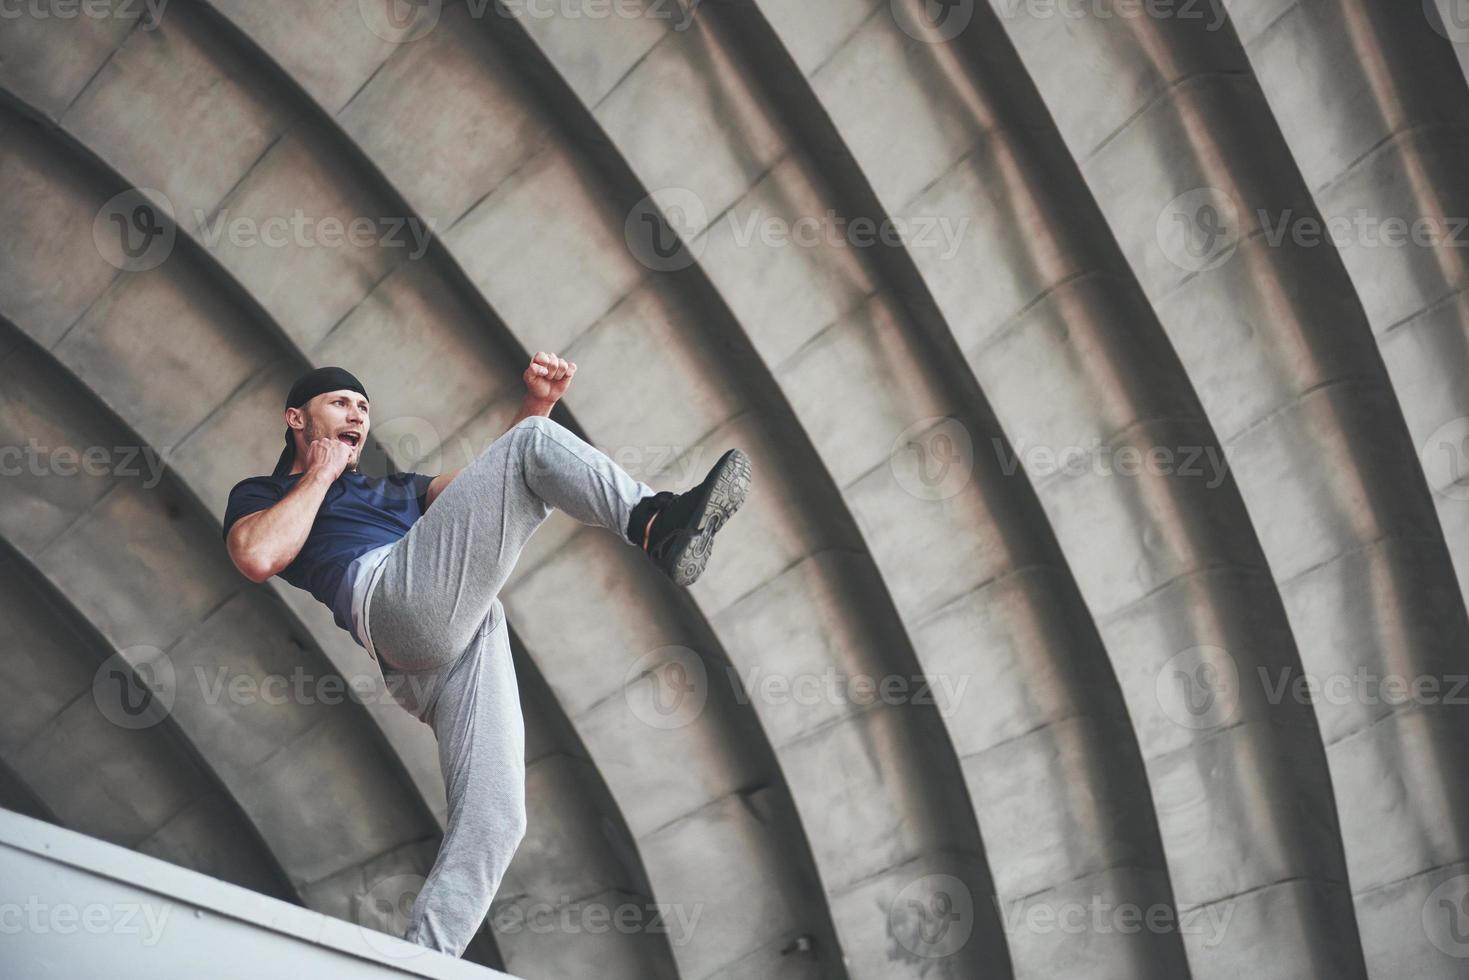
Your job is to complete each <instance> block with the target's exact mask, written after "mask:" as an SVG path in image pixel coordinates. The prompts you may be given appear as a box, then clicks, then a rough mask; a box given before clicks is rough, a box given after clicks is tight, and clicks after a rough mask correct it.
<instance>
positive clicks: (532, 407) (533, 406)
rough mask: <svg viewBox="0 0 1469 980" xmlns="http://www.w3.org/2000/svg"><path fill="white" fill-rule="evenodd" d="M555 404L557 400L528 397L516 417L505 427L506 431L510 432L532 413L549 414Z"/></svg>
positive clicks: (521, 404)
mask: <svg viewBox="0 0 1469 980" xmlns="http://www.w3.org/2000/svg"><path fill="white" fill-rule="evenodd" d="M555 404H556V403H555V402H542V401H537V400H536V399H534V398H530V397H527V398H526V399H525V401H523V402H521V403H520V409H519V410H518V411H517V412H516V413H515V418H513V419H511V420H510V424H509V425H507V426H506V427H505V431H506V432H509V431H510V430H511V429H513V428H515V427H516V426H517V425H519V424H520V423H521V422H523V421H525V420H526V419H528V418H530V417H531V416H532V415H546V416H549V415H550V414H551V409H552V408H553V407H554V406H555Z"/></svg>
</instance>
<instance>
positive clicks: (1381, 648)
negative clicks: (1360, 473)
mask: <svg viewBox="0 0 1469 980" xmlns="http://www.w3.org/2000/svg"><path fill="white" fill-rule="evenodd" d="M1228 6H1229V8H1230V12H1231V14H1232V15H1235V16H1236V25H1237V28H1238V30H1239V33H1240V35H1241V37H1240V40H1241V43H1242V45H1243V46H1244V50H1245V53H1246V54H1247V55H1248V56H1249V59H1250V63H1251V65H1252V66H1253V67H1254V69H1255V73H1256V75H1257V77H1258V78H1259V80H1260V86H1261V89H1262V90H1263V92H1264V94H1265V98H1266V100H1267V101H1268V103H1269V105H1270V111H1271V113H1272V114H1273V115H1274V116H1275V118H1276V119H1278V120H1279V121H1280V129H1281V135H1282V136H1283V137H1284V140H1285V142H1286V144H1287V145H1288V146H1289V148H1290V151H1291V154H1292V156H1293V157H1294V159H1295V162H1296V164H1297V166H1298V167H1299V168H1300V170H1301V174H1302V176H1303V178H1304V180H1305V182H1306V184H1307V186H1308V187H1309V188H1310V189H1311V192H1312V197H1313V199H1314V201H1315V204H1316V208H1317V209H1318V210H1319V214H1320V217H1321V219H1322V220H1323V221H1326V222H1329V223H1332V224H1331V227H1332V228H1333V229H1340V230H1341V233H1340V235H1339V234H1338V232H1337V231H1331V232H1329V233H1328V234H1327V235H1326V236H1324V237H1321V238H1319V239H1316V240H1315V241H1316V242H1317V244H1315V245H1312V246H1310V247H1314V248H1318V249H1326V250H1330V247H1331V246H1333V245H1335V246H1336V250H1337V251H1338V252H1339V254H1340V257H1341V261H1342V264H1343V266H1344V267H1345V271H1346V274H1347V275H1348V276H1349V277H1350V279H1351V284H1352V286H1353V288H1354V290H1355V293H1356V296H1357V298H1358V299H1359V300H1360V302H1361V304H1362V307H1363V310H1364V312H1365V314H1366V318H1367V321H1368V323H1369V324H1370V325H1371V329H1372V332H1373V334H1374V335H1375V336H1376V339H1377V343H1378V347H1379V349H1380V350H1381V353H1382V358H1383V362H1384V366H1385V368H1386V370H1387V374H1388V377H1389V378H1390V380H1391V382H1392V388H1393V393H1394V395H1395V396H1396V401H1397V402H1399V403H1400V404H1401V407H1402V412H1403V415H1404V418H1405V421H1406V423H1407V430H1408V433H1407V434H1408V438H1409V441H1410V446H1411V448H1410V450H1409V451H1410V452H1414V454H1415V455H1417V456H1418V457H1419V459H1420V461H1421V462H1422V464H1423V466H1424V473H1425V476H1426V477H1427V481H1428V485H1429V488H1430V489H1431V490H1433V491H1434V494H1433V504H1434V505H1435V507H1436V509H1437V512H1438V518H1439V523H1440V524H1441V526H1442V530H1443V539H1444V540H1439V538H1438V537H1437V535H1434V534H1428V535H1423V536H1422V537H1421V539H1419V540H1403V539H1402V538H1401V536H1400V535H1398V534H1393V533H1391V532H1389V534H1385V535H1384V536H1383V539H1382V540H1380V541H1377V542H1372V543H1370V544H1367V545H1366V546H1365V547H1363V548H1360V549H1357V550H1355V551H1352V552H1351V553H1349V554H1345V555H1343V556H1342V557H1341V558H1340V559H1339V560H1336V561H1334V562H1333V565H1334V566H1337V567H1338V568H1339V571H1336V572H1327V574H1331V575H1333V576H1334V577H1335V578H1336V579H1337V580H1338V582H1339V583H1340V585H1339V589H1340V590H1341V591H1340V592H1338V593H1337V594H1340V595H1360V594H1361V593H1362V592H1363V591H1365V592H1366V593H1367V595H1368V596H1370V597H1371V601H1370V602H1358V603H1356V604H1344V605H1343V606H1341V607H1337V608H1336V609H1334V610H1333V613H1334V616H1333V618H1335V619H1336V620H1337V621H1336V622H1335V623H1331V624H1329V625H1328V624H1327V623H1326V622H1325V621H1324V619H1323V617H1322V616H1320V615H1319V614H1316V615H1311V614H1308V613H1304V612H1303V615H1302V620H1303V626H1304V630H1298V632H1303V631H1304V632H1307V633H1321V634H1324V639H1325V640H1326V643H1324V644H1323V651H1325V650H1331V651H1336V656H1337V663H1336V664H1335V665H1332V669H1333V670H1334V671H1337V672H1346V671H1347V670H1348V668H1357V667H1366V668H1367V669H1368V670H1369V671H1371V672H1372V673H1373V674H1374V675H1377V676H1386V675H1400V676H1403V677H1405V678H1432V677H1443V676H1452V675H1455V674H1461V673H1462V672H1463V670H1464V665H1465V657H1464V654H1463V644H1464V639H1465V634H1466V625H1465V615H1464V602H1463V598H1462V597H1463V590H1464V588H1465V583H1466V581H1469V576H1466V571H1469V568H1466V566H1465V564H1464V559H1465V555H1466V554H1469V504H1466V503H1465V500H1464V499H1463V498H1464V497H1465V496H1466V495H1465V494H1464V493H1462V492H1461V490H1460V489H1459V488H1458V486H1457V484H1456V481H1457V480H1458V479H1460V478H1461V466H1460V464H1459V460H1458V456H1457V454H1458V452H1459V451H1460V448H1461V447H1460V445H1459V440H1458V439H1457V438H1456V437H1457V431H1458V429H1462V428H1463V427H1464V426H1463V424H1462V420H1463V419H1464V417H1465V416H1466V415H1469V391H1466V389H1465V387H1464V384H1463V378H1464V376H1465V372H1466V371H1469V340H1466V325H1469V302H1466V292H1465V290H1466V286H1469V261H1466V258H1465V256H1464V251H1463V250H1464V247H1465V246H1469V232H1466V231H1465V229H1464V227H1463V219H1458V218H1456V217H1455V216H1457V215H1469V211H1465V210H1464V207H1465V205H1466V204H1469V183H1466V181H1465V179H1464V173H1465V167H1466V166H1469V87H1466V86H1465V84H1464V79H1463V75H1462V73H1461V71H1460V69H1459V66H1458V64H1457V63H1456V62H1455V60H1454V53H1453V51H1452V50H1451V46H1450V45H1449V44H1448V43H1447V42H1446V41H1445V39H1444V38H1443V37H1442V36H1440V35H1439V34H1437V33H1435V31H1434V30H1433V28H1432V27H1431V25H1430V24H1429V21H1428V19H1427V18H1426V17H1425V16H1424V15H1423V13H1424V12H1423V10H1422V9H1421V8H1420V7H1416V6H1411V5H1385V6H1384V5H1374V4H1364V3H1358V2H1354V0H1345V2H1316V0H1311V2H1304V3H1276V4H1269V5H1262V6H1260V7H1258V8H1254V7H1251V6H1250V5H1240V4H1234V3H1231V4H1229V5H1228ZM1327 82H1329V85H1328V84H1324V83H1327ZM1363 215H1365V216H1367V217H1368V218H1369V219H1370V220H1371V221H1372V222H1373V224H1365V223H1358V220H1357V219H1358V217H1359V216H1363ZM1394 220H1395V221H1396V222H1398V223H1400V224H1401V225H1402V226H1403V236H1404V237H1402V238H1395V237H1394V232H1393V230H1392V228H1391V226H1390V225H1389V224H1388V222H1392V221H1394ZM1419 222H1426V223H1427V225H1426V233H1427V235H1426V237H1427V240H1426V241H1424V242H1422V243H1421V244H1420V239H1419V238H1418V237H1417V233H1416V232H1414V230H1413V228H1414V226H1415V225H1417V224H1418V223H1419ZM1294 233H1295V230H1294V229H1293V230H1292V234H1293V235H1294ZM1338 238H1339V240H1338ZM1456 420H1460V421H1459V422H1456ZM1446 426H1447V427H1448V428H1449V430H1450V431H1447V432H1446V431H1445V427H1446ZM1397 428H1398V427H1397V426H1394V429H1397ZM1402 435H1403V434H1402V432H1401V431H1394V432H1392V433H1391V436H1392V438H1393V439H1394V440H1400V439H1401V438H1402ZM1445 447H1447V452H1448V454H1449V455H1448V458H1445V451H1446V450H1445ZM1388 479H1393V480H1394V481H1396V480H1397V479H1399V477H1398V475H1397V474H1393V475H1391V476H1389V477H1388ZM1374 482H1378V481H1374ZM1404 482H1405V483H1408V486H1402V485H1399V484H1397V483H1396V482H1394V483H1393V484H1391V485H1390V486H1391V488H1392V490H1394V491H1395V494H1394V496H1395V498H1403V499H1405V500H1408V501H1411V502H1412V503H1413V504H1414V505H1415V506H1416V508H1418V509H1419V510H1420V511H1421V510H1423V509H1424V508H1423V502H1422V499H1421V493H1419V492H1418V487H1417V486H1416V483H1417V481H1416V480H1412V481H1404ZM1373 496H1374V497H1375V496H1377V494H1373ZM1421 523H1423V524H1425V525H1427V524H1429V523H1430V521H1429V520H1428V519H1427V518H1426V517H1424V518H1422V520H1421ZM1445 545H1447V547H1445ZM1346 546H1347V548H1349V549H1350V548H1351V542H1350V540H1349V541H1348V542H1346ZM1451 560H1452V561H1453V562H1454V563H1455V564H1456V565H1457V569H1458V574H1457V579H1458V589H1455V588H1454V580H1455V578H1456V576H1455V571H1454V568H1453V567H1451V566H1450V562H1451ZM1285 588H1286V589H1287V591H1288V592H1293V591H1300V592H1303V593H1304V594H1303V595H1302V596H1301V597H1300V604H1301V605H1302V606H1303V607H1309V608H1319V607H1320V597H1319V593H1320V592H1322V591H1323V590H1322V589H1321V588H1320V587H1319V586H1313V585H1311V584H1310V582H1309V578H1308V577H1305V576H1303V577H1302V579H1301V580H1300V584H1299V585H1297V584H1296V583H1295V582H1292V583H1290V584H1288V585H1286V586H1285ZM1313 592H1314V593H1318V594H1317V595H1315V596H1313V595H1312V593H1313ZM1308 604H1309V606H1308ZM1389 612H1390V613H1391V615H1389V614H1388V613H1389ZM1318 662H1320V663H1323V664H1331V661H1330V660H1328V659H1327V658H1326V656H1325V655H1324V654H1323V656H1321V657H1319V658H1318ZM1313 669H1316V670H1321V671H1322V672H1323V673H1324V672H1325V671H1324V670H1323V669H1322V668H1313ZM1447 693H1448V692H1447V691H1446V690H1445V691H1441V692H1440V694H1447ZM1435 700H1437V699H1436V698H1435ZM1318 715H1319V716H1320V718H1321V725H1322V729H1323V731H1324V732H1325V736H1326V740H1327V743H1328V745H1329V746H1330V751H1331V753H1332V755H1333V757H1334V759H1333V772H1335V773H1339V775H1338V777H1337V778H1338V781H1339V783H1340V785H1341V788H1340V789H1339V791H1338V797H1339V799H1340V800H1342V801H1347V800H1351V801H1354V802H1357V803H1358V805H1356V806H1347V805H1345V803H1342V804H1339V809H1340V810H1341V812H1342V818H1343V821H1344V823H1345V824H1346V828H1345V833H1346V836H1347V840H1348V841H1349V842H1352V843H1353V844H1356V846H1350V845H1349V846H1348V848H1347V861H1348V865H1349V868H1350V871H1351V881H1352V890H1353V893H1354V895H1355V898H1356V903H1357V917H1358V920H1359V923H1360V926H1361V929H1362V932H1363V937H1364V945H1365V947H1366V949H1367V951H1368V968H1369V972H1371V973H1373V974H1374V975H1380V976H1399V975H1404V974H1412V975H1414V976H1435V975H1440V974H1441V972H1442V970H1443V966H1442V965H1440V964H1439V963H1436V962H1434V961H1435V960H1436V959H1437V957H1436V956H1434V955H1433V954H1432V953H1430V951H1428V950H1426V949H1424V948H1423V946H1422V944H1421V942H1418V941H1416V939H1415V936H1416V934H1417V928H1418V923H1419V919H1420V918H1421V909H1422V908H1423V905H1424V903H1425V901H1427V900H1428V897H1429V895H1430V893H1431V892H1432V891H1433V889H1434V888H1435V887H1437V886H1439V885H1440V884H1441V883H1443V882H1444V881H1445V880H1448V879H1449V878H1451V877H1453V875H1455V874H1462V873H1463V872H1464V871H1465V870H1469V864H1466V862H1469V836H1466V833H1469V832H1466V830H1465V827H1464V824H1463V821H1462V820H1460V819H1458V818H1457V814H1460V813H1462V812H1464V809H1465V807H1466V806H1469V779H1466V778H1465V777H1464V776H1463V775H1462V774H1461V773H1460V771H1459V769H1460V767H1459V765H1458V764H1457V762H1456V760H1457V759H1459V758H1461V757H1462V755H1463V751H1464V747H1465V746H1466V744H1469V728H1466V725H1469V720H1466V719H1465V717H1464V713H1463V711H1462V710H1460V709H1456V708H1452V707H1447V706H1446V705H1444V704H1440V705H1436V706H1435V705H1433V704H1419V703H1417V702H1416V699H1413V698H1410V699H1407V700H1405V701H1404V702H1403V703H1401V704H1396V705H1394V704H1391V703H1388V704H1385V705H1378V706H1376V707H1375V708H1369V709H1367V710H1363V709H1362V708H1361V707H1357V706H1353V705H1337V704H1335V703H1333V702H1332V701H1330V700H1329V699H1328V700H1327V701H1326V703H1325V704H1323V705H1322V706H1321V707H1320V708H1318ZM1389 775H1391V776H1392V777H1393V778H1394V779H1395V780H1396V781H1397V783H1398V788H1397V789H1396V790H1395V791H1394V792H1390V793H1384V792H1383V791H1382V789H1381V787H1382V786H1383V785H1384V783H1385V780H1386V779H1387V778H1388V777H1389ZM1389 785H1390V784H1389Z"/></svg>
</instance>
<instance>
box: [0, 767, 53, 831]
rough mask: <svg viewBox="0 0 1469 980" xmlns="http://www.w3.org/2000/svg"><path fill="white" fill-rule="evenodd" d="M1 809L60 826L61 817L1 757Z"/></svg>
mask: <svg viewBox="0 0 1469 980" xmlns="http://www.w3.org/2000/svg"><path fill="white" fill-rule="evenodd" d="M0 810H9V811H10V812H12V813H19V814H20V815H21V816H23V817H30V818H32V819H34V820H44V821H46V822H47V823H49V824H54V825H55V826H57V827H60V826H61V825H62V824H61V818H60V817H58V816H57V815H56V814H55V813H54V812H53V811H52V810H51V808H50V807H48V806H47V805H46V803H45V801H43V800H42V799H41V798H40V797H39V796H37V795H36V794H35V791H33V790H32V789H31V788H30V787H29V786H27V785H26V783H25V780H24V779H22V778H21V777H20V774H19V773H17V772H16V771H15V770H14V769H11V768H10V767H9V766H8V765H6V764H5V760H4V759H0Z"/></svg>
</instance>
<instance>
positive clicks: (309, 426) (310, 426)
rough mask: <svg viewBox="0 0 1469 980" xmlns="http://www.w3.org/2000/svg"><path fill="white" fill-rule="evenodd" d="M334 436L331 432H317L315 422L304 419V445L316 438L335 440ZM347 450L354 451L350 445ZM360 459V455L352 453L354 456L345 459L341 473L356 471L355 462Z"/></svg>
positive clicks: (309, 443)
mask: <svg viewBox="0 0 1469 980" xmlns="http://www.w3.org/2000/svg"><path fill="white" fill-rule="evenodd" d="M336 438H337V437H336V435H335V434H334V433H331V432H318V431H317V426H316V423H314V422H312V421H311V420H310V419H307V420H306V433H305V439H306V445H308V446H309V445H311V444H312V443H313V442H315V441H316V440H317V439H333V440H335V439H336ZM343 445H346V444H345V443H343ZM347 450H348V452H355V450H354V449H353V447H351V446H347ZM360 460H361V457H360V456H356V455H354V456H352V457H350V458H349V459H348V460H347V465H346V466H344V467H343V468H342V472H343V473H356V472H357V464H358V462H360Z"/></svg>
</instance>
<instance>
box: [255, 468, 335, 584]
mask: <svg viewBox="0 0 1469 980" xmlns="http://www.w3.org/2000/svg"><path fill="white" fill-rule="evenodd" d="M330 486H331V481H330V480H328V479H326V477H325V476H324V475H322V474H321V473H320V471H312V472H308V473H305V474H303V475H302V477H301V479H299V480H297V481H296V485H295V486H294V487H292V488H291V489H290V490H289V491H287V493H286V495H285V496H284V497H282V498H281V499H280V500H279V501H278V502H276V503H275V504H273V505H271V506H270V507H267V508H266V509H265V510H263V511H260V512H259V514H258V515H251V520H250V522H249V524H247V525H246V526H245V527H242V528H240V531H239V536H238V540H237V542H236V553H237V554H238V555H239V556H240V557H239V559H238V560H237V561H236V564H237V565H239V566H240V568H241V571H243V572H245V574H246V575H248V576H249V577H251V578H252V579H256V580H258V581H264V580H265V579H267V578H270V576H272V575H274V574H275V573H276V572H278V571H280V570H281V569H282V568H285V567H286V566H287V565H289V564H290V563H291V562H292V561H294V560H295V559H296V555H298V554H300V552H301V548H302V547H303V546H304V545H305V544H306V538H307V537H308V536H309V535H310V534H311V525H312V524H314V523H315V522H316V515H317V512H318V511H320V510H321V502H322V500H323V499H325V497H326V492H327V489H328V488H329V487H330Z"/></svg>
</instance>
